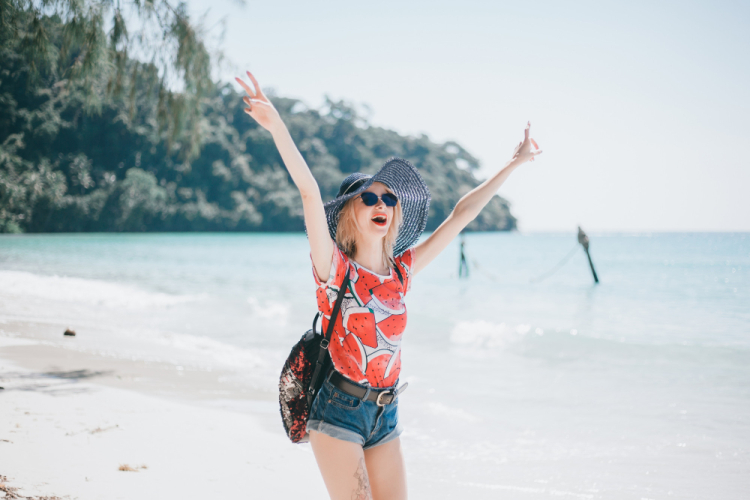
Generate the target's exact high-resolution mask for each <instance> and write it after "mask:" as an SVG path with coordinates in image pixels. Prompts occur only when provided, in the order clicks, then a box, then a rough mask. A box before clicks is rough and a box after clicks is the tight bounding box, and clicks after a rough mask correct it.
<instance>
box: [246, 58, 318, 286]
mask: <svg viewBox="0 0 750 500" xmlns="http://www.w3.org/2000/svg"><path fill="white" fill-rule="evenodd" d="M247 76H248V77H249V78H250V81H251V82H252V87H254V88H252V87H251V86H250V85H248V84H246V83H245V82H244V81H242V79H241V78H236V80H237V82H238V83H239V84H240V85H242V88H244V89H245V92H247V96H245V98H244V99H243V100H244V101H245V104H247V106H248V107H247V108H245V113H247V114H248V115H250V116H252V117H253V119H254V120H255V121H256V122H258V124H259V125H260V126H261V127H263V128H264V129H266V130H268V131H269V132H271V135H272V136H273V140H274V142H275V143H276V148H277V149H278V150H279V154H280V155H281V158H282V159H283V160H284V165H285V166H286V168H287V170H288V171H289V175H291V176H292V180H293V181H294V184H295V185H296V186H297V189H299V192H300V195H302V208H303V210H304V213H305V225H306V226H307V237H308V239H309V241H310V253H311V254H312V260H313V264H314V265H315V272H316V273H317V274H318V278H319V279H320V280H321V281H327V280H328V275H329V273H330V272H331V260H332V258H333V240H332V239H331V236H330V235H329V234H328V222H327V221H326V214H325V209H324V208H323V198H322V197H321V196H320V188H319V187H318V183H317V182H316V181H315V177H313V175H312V172H310V168H309V167H308V166H307V162H305V159H304V158H303V157H302V155H301V154H300V152H299V150H298V149H297V146H296V145H295V144H294V141H293V140H292V136H291V135H290V134H289V130H288V129H287V128H286V125H284V122H283V121H282V120H281V117H280V116H279V113H278V111H276V108H274V106H273V104H271V101H270V100H269V99H268V98H267V97H266V96H265V94H263V91H262V90H261V88H260V85H259V84H258V81H257V80H256V79H255V77H254V76H253V75H252V73H250V72H249V71H248V72H247Z"/></svg>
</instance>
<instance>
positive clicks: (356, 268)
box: [311, 244, 414, 387]
mask: <svg viewBox="0 0 750 500" xmlns="http://www.w3.org/2000/svg"><path fill="white" fill-rule="evenodd" d="M311 260H312V256H311ZM395 260H396V265H397V266H398V267H399V270H400V271H401V276H403V278H404V283H403V285H402V284H401V282H400V281H399V279H398V275H397V274H396V272H395V271H391V275H390V276H381V275H378V274H375V273H374V272H372V271H370V270H369V269H367V268H364V267H362V266H360V265H359V264H357V263H356V262H354V261H352V260H350V259H349V257H347V256H346V255H345V254H344V253H343V252H342V251H341V250H340V249H339V248H338V247H337V246H336V245H335V244H334V255H333V261H332V263H331V273H330V276H329V277H328V281H326V282H322V281H320V280H319V279H318V275H317V273H316V272H315V267H314V266H313V277H314V278H315V283H316V285H317V289H316V291H315V295H316V299H317V303H318V310H319V311H320V312H321V315H322V316H323V319H322V321H321V325H322V328H323V331H325V329H326V328H327V327H328V321H329V319H330V317H331V312H332V310H333V305H334V303H335V302H336V296H337V295H338V292H339V289H340V288H341V285H342V283H343V281H344V275H345V274H346V269H347V266H348V267H349V268H350V271H349V278H350V283H349V287H348V289H347V293H346V295H345V296H344V301H343V303H342V304H341V314H340V315H339V316H338V317H337V318H336V324H335V326H334V332H333V337H332V339H331V346H330V348H329V349H330V352H331V358H332V360H333V365H334V367H335V368H336V370H337V371H338V372H339V373H341V374H342V375H344V376H345V377H347V378H349V379H350V380H353V381H354V382H358V383H369V384H370V385H371V386H373V387H390V386H392V385H394V384H395V383H396V381H397V380H398V377H399V374H400V373H401V337H402V336H403V333H404V330H405V329H406V306H405V304H404V296H405V295H406V293H407V292H408V291H409V290H410V289H411V277H412V272H411V270H412V266H413V260H414V249H412V248H410V249H409V250H407V251H406V252H404V253H403V254H402V255H399V256H398V257H396V259H395Z"/></svg>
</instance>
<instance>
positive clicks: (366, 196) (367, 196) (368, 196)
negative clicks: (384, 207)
mask: <svg viewBox="0 0 750 500" xmlns="http://www.w3.org/2000/svg"><path fill="white" fill-rule="evenodd" d="M362 201H363V202H365V205H367V206H368V207H371V206H373V205H374V204H376V203H377V202H378V195H376V194H375V193H370V192H368V191H366V192H364V193H362ZM383 201H385V200H383Z"/></svg>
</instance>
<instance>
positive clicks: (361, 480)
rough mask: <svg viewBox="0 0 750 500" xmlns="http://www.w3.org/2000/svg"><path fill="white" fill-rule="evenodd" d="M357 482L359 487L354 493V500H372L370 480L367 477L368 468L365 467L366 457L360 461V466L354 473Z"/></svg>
mask: <svg viewBox="0 0 750 500" xmlns="http://www.w3.org/2000/svg"><path fill="white" fill-rule="evenodd" d="M354 478H355V479H356V480H357V487H356V488H355V490H354V491H353V492H352V500H372V495H371V494H370V479H369V478H368V477H367V467H366V466H365V459H364V457H362V458H360V459H359V466H358V467H357V471H356V472H355V473H354Z"/></svg>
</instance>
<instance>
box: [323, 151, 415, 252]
mask: <svg viewBox="0 0 750 500" xmlns="http://www.w3.org/2000/svg"><path fill="white" fill-rule="evenodd" d="M374 182H381V183H383V184H385V185H386V186H388V188H389V189H390V190H391V191H393V192H394V193H395V194H396V197H398V199H399V201H400V202H401V211H402V213H403V219H402V221H401V226H400V227H399V229H398V238H397V239H396V243H395V244H394V245H393V255H394V256H397V255H401V254H402V253H403V252H404V251H406V250H407V249H408V248H409V247H411V246H412V245H413V244H414V243H415V242H416V241H417V240H418V239H419V236H420V235H421V234H422V232H423V231H424V229H425V227H426V226H427V214H428V212H429V209H430V190H429V189H427V184H425V182H424V180H423V179H422V176H421V175H419V171H418V170H417V169H416V167H415V166H414V165H412V164H411V163H409V162H408V161H407V160H404V159H402V158H391V159H390V160H388V161H387V162H386V163H385V165H383V167H382V168H381V169H380V170H378V172H377V173H376V174H375V175H372V176H370V175H367V174H363V173H361V172H355V173H353V174H351V175H350V176H348V177H347V178H346V179H344V181H343V182H342V183H341V187H339V192H338V195H337V196H336V198H334V199H333V200H331V201H329V202H328V203H326V204H325V205H324V207H325V211H326V218H327V219H328V231H329V233H330V234H331V238H333V241H336V229H337V228H338V223H339V216H340V215H341V209H342V208H343V207H344V204H346V202H347V201H349V200H350V199H352V198H354V197H355V196H359V195H360V194H362V193H363V192H364V191H366V190H367V188H369V187H370V186H371V185H372V184H373V183H374Z"/></svg>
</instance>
